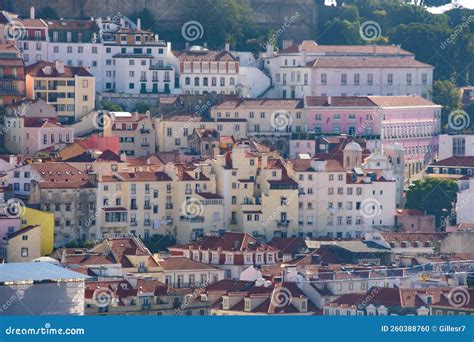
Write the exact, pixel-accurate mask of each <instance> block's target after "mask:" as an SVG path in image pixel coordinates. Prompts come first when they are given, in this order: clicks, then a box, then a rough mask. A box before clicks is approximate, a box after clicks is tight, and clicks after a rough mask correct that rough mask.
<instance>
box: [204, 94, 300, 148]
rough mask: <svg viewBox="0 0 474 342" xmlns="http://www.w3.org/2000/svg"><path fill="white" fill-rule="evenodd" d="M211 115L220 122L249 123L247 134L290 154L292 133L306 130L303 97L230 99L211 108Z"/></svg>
mask: <svg viewBox="0 0 474 342" xmlns="http://www.w3.org/2000/svg"><path fill="white" fill-rule="evenodd" d="M211 118H212V119H214V120H216V122H218V123H219V124H220V125H225V124H226V123H232V122H236V121H243V122H246V123H247V132H246V134H248V135H250V136H252V137H256V138H258V139H260V140H261V141H262V142H263V143H264V144H265V145H266V146H269V147H272V148H275V149H277V150H278V151H280V153H281V154H282V155H283V156H286V155H287V154H288V151H289V138H290V135H291V133H299V132H305V130H306V128H305V123H304V115H303V101H302V100H301V99H250V98H243V99H232V100H227V101H224V102H223V103H221V104H218V105H216V106H214V107H212V108H211ZM218 131H219V129H218ZM224 135H226V134H224Z"/></svg>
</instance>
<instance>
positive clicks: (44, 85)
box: [26, 61, 95, 124]
mask: <svg viewBox="0 0 474 342" xmlns="http://www.w3.org/2000/svg"><path fill="white" fill-rule="evenodd" d="M26 96H27V97H28V98H29V99H34V100H36V99H42V100H44V101H46V102H48V103H50V104H52V105H53V106H54V108H55V109H56V111H57V113H58V119H59V121H60V122H62V123H69V124H71V123H74V122H75V121H77V120H78V119H80V118H82V117H83V116H84V115H86V114H88V113H89V112H90V111H92V110H93V109H94V107H95V78H94V76H93V75H92V74H91V73H89V71H88V70H87V69H85V68H84V67H72V66H67V65H64V63H63V62H62V61H56V62H55V63H50V62H44V61H40V62H36V63H34V64H31V65H29V66H28V67H27V68H26Z"/></svg>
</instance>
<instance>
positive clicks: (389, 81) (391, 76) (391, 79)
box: [387, 74, 393, 85]
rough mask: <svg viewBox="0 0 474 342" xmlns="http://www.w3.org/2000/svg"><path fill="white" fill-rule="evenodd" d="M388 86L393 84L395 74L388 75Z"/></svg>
mask: <svg viewBox="0 0 474 342" xmlns="http://www.w3.org/2000/svg"><path fill="white" fill-rule="evenodd" d="M387 84H388V85H392V84H393V74H388V75H387Z"/></svg>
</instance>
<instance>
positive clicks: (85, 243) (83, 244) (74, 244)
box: [64, 240, 95, 249]
mask: <svg viewBox="0 0 474 342" xmlns="http://www.w3.org/2000/svg"><path fill="white" fill-rule="evenodd" d="M94 246H95V242H94V241H90V240H72V241H69V242H68V243H67V244H65V245H64V247H66V248H87V249H89V248H92V247H94Z"/></svg>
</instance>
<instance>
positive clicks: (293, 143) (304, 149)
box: [289, 140, 316, 159]
mask: <svg viewBox="0 0 474 342" xmlns="http://www.w3.org/2000/svg"><path fill="white" fill-rule="evenodd" d="M315 153H316V141H315V140H290V151H289V157H290V159H297V158H298V154H309V155H310V156H311V157H312V156H314V154H315Z"/></svg>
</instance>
